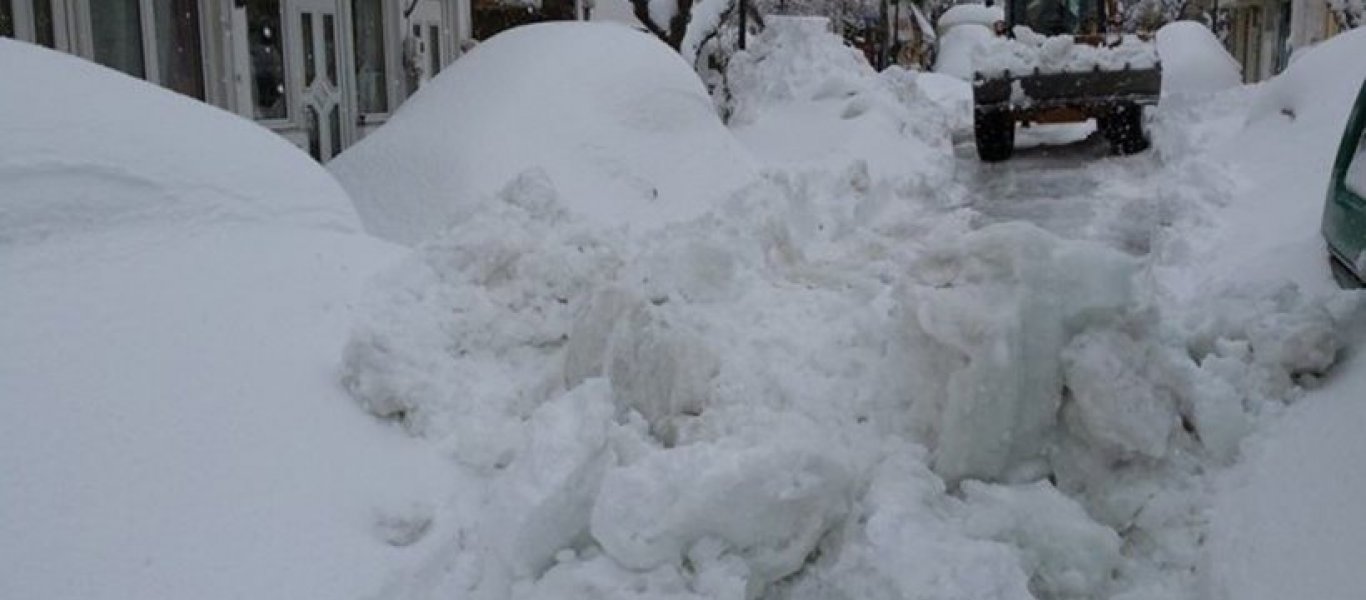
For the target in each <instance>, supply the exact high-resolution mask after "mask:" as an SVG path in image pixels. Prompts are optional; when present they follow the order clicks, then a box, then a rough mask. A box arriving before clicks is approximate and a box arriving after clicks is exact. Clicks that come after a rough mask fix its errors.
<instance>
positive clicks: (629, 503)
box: [592, 444, 852, 597]
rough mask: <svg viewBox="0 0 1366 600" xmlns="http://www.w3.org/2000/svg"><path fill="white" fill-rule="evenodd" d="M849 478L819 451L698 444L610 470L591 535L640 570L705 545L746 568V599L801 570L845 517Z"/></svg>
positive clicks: (624, 562) (677, 561) (679, 558)
mask: <svg viewBox="0 0 1366 600" xmlns="http://www.w3.org/2000/svg"><path fill="white" fill-rule="evenodd" d="M851 476H852V474H851V473H848V472H846V470H845V469H844V467H842V466H840V465H839V464H838V463H835V462H833V461H831V460H830V459H829V458H826V457H824V456H822V454H821V453H820V451H819V450H818V449H805V448H799V447H793V446H792V445H791V444H787V445H769V446H761V447H749V448H733V447H725V446H723V445H721V444H696V445H690V446H683V447H678V448H673V449H669V450H663V451H658V452H654V453H652V454H649V455H647V456H645V457H643V458H642V459H641V460H639V461H638V462H636V463H634V464H630V465H625V466H621V467H617V468H614V469H611V470H610V471H608V473H607V475H606V477H605V478H604V480H603V483H602V489H601V492H600V494H599V496H598V502H597V504H596V505H595V506H594V507H593V517H592V533H593V538H594V539H596V540H597V542H598V543H599V544H600V545H601V546H602V548H603V550H604V551H605V552H606V553H607V554H608V555H610V556H611V557H612V558H613V559H615V560H616V561H617V562H618V563H620V564H622V565H624V566H626V567H629V568H631V569H634V570H639V571H644V570H650V569H654V568H657V567H660V566H663V565H669V564H680V563H681V562H682V561H683V559H684V557H685V556H687V555H689V553H691V552H693V551H694V549H696V548H698V545H699V544H700V545H702V549H705V548H706V547H707V546H710V547H711V550H710V551H709V552H707V553H708V554H713V555H717V556H720V555H733V556H737V557H740V558H741V559H743V561H744V564H745V565H746V566H747V568H748V569H749V585H748V589H749V590H750V597H753V595H754V593H755V592H757V591H759V590H762V589H763V588H764V586H766V585H768V584H769V583H772V582H774V581H776V580H778V579H780V578H782V577H784V576H786V575H789V574H791V573H793V572H795V571H796V570H797V569H799V568H800V567H801V566H802V565H803V564H804V563H805V561H806V560H807V557H808V555H809V554H810V553H811V551H812V550H814V549H815V547H816V544H817V543H818V542H819V541H820V539H821V537H822V536H823V535H824V534H825V532H826V531H828V530H829V529H830V528H831V527H833V526H834V524H835V523H837V522H838V521H839V520H840V519H841V518H842V517H843V516H844V515H845V514H846V512H847V511H848V504H849V500H848V497H847V494H848V489H849V487H848V486H849V484H850V482H851Z"/></svg>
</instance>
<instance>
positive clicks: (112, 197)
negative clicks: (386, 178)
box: [0, 39, 358, 244]
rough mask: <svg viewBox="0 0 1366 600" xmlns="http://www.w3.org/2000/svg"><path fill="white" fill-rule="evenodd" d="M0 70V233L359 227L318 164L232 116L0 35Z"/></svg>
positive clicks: (4, 236) (26, 238)
mask: <svg viewBox="0 0 1366 600" xmlns="http://www.w3.org/2000/svg"><path fill="white" fill-rule="evenodd" d="M0 69H3V70H4V72H5V73H7V74H8V75H7V81H8V83H7V84H6V85H5V88H4V90H3V91H0V130H2V131H4V132H5V133H4V135H3V136H0V244H8V243H15V242H33V241H40V240H42V239H45V238H47V237H54V236H55V237H61V236H67V235H80V234H82V233H88V232H97V231H106V230H114V229H118V228H121V227H126V226H130V225H135V224H161V225H164V224H168V223H172V222H174V223H179V224H181V225H182V226H184V227H200V226H207V225H211V224H214V223H220V222H225V221H257V222H262V221H270V222H278V223H293V224H297V225H305V226H310V227H320V228H327V229H334V230H355V229H357V228H358V223H357V221H356V215H355V212H354V210H353V209H352V208H351V206H349V202H348V201H347V198H346V195H345V193H344V192H342V190H341V188H340V187H339V186H338V185H337V183H336V181H334V180H333V179H332V178H331V177H330V176H328V174H327V172H326V171H323V170H322V169H320V168H318V166H317V164H316V163H313V162H312V160H311V159H310V158H309V157H308V156H307V155H305V154H303V153H302V152H299V150H298V149H297V148H294V147H293V146H291V145H289V143H288V142H286V141H285V140H284V139H282V138H280V137H279V136H277V135H274V134H272V133H271V132H269V131H267V130H264V129H262V128H259V127H253V126H250V125H249V124H247V123H244V122H243V121H242V120H241V119H240V118H239V117H237V116H235V115H231V114H228V113H226V112H222V111H220V110H217V109H212V108H207V107H206V106H205V105H204V104H203V103H201V102H197V101H195V100H193V99H190V98H187V97H184V96H181V95H178V94H175V93H171V92H166V91H164V90H159V89H155V90H154V89H151V88H149V87H148V86H147V85H146V84H145V82H142V81H140V80H137V79H133V78H131V77H126V76H123V75H121V74H118V73H117V72H114V71H111V70H109V69H105V68H103V67H100V66H99V65H96V64H94V63H92V62H89V61H86V60H81V59H79V58H76V57H73V56H70V55H67V54H61V53H56V52H52V51H49V50H46V49H44V48H41V47H39V46H36V45H33V44H26V43H22V42H16V41H13V40H9V39H0ZM94 97H101V98H107V99H106V100H104V101H102V102H98V103H96V102H91V103H79V106H80V108H79V109H76V108H74V107H73V99H77V98H94ZM130 115H155V117H154V118H149V120H148V121H146V122H143V123H141V124H140V125H134V124H132V123H130ZM151 122H164V123H176V124H177V125H178V126H177V127H152V126H147V124H148V123H151ZM206 140H213V143H206ZM134 149H135V150H134ZM133 152H135V153H136V154H137V156H136V157H133V156H130V154H131V153H133Z"/></svg>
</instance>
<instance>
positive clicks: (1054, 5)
mask: <svg viewBox="0 0 1366 600" xmlns="http://www.w3.org/2000/svg"><path fill="white" fill-rule="evenodd" d="M1081 4H1082V0H1030V1H1029V4H1028V5H1027V7H1026V9H1025V20H1026V21H1027V22H1026V23H1025V24H1026V25H1028V26H1029V28H1030V29H1033V30H1034V31H1035V32H1037V33H1041V34H1043V35H1062V34H1065V33H1076V31H1077V23H1078V22H1079V21H1078V16H1079V15H1078V13H1079V12H1080V8H1081Z"/></svg>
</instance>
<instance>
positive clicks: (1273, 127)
mask: <svg viewBox="0 0 1366 600" xmlns="http://www.w3.org/2000/svg"><path fill="white" fill-rule="evenodd" d="M1364 53H1366V32H1363V31H1360V30H1353V31H1349V32H1344V33H1342V34H1340V35H1337V36H1334V37H1333V38H1331V39H1329V40H1326V41H1324V42H1323V43H1321V44H1318V45H1316V46H1314V47H1313V48H1310V49H1308V50H1306V51H1305V52H1304V53H1303V54H1302V56H1301V58H1299V59H1297V60H1296V61H1295V62H1294V63H1292V64H1291V65H1290V66H1289V67H1288V68H1287V69H1286V71H1285V72H1284V73H1282V74H1281V75H1279V76H1277V77H1275V78H1273V79H1271V80H1270V81H1267V82H1265V83H1263V84H1261V85H1258V86H1256V87H1255V88H1251V89H1249V90H1247V91H1246V92H1239V91H1236V90H1230V92H1229V93H1228V94H1226V95H1228V96H1230V97H1236V96H1239V95H1240V94H1249V95H1250V96H1251V98H1250V99H1243V100H1240V102H1242V103H1243V104H1241V105H1237V104H1228V103H1225V104H1226V105H1225V106H1223V107H1220V108H1219V110H1221V111H1223V112H1222V113H1220V114H1219V115H1218V118H1225V117H1223V116H1222V115H1234V116H1236V117H1238V118H1239V120H1241V122H1236V121H1235V124H1236V125H1238V126H1239V127H1238V128H1236V129H1234V130H1233V132H1232V133H1231V134H1230V135H1226V136H1225V135H1222V134H1221V136H1219V137H1217V138H1214V140H1213V141H1214V142H1218V145H1217V146H1216V147H1213V148H1211V149H1210V150H1209V151H1208V152H1209V154H1211V155H1212V156H1214V157H1215V158H1217V159H1218V160H1220V161H1222V162H1224V163H1226V164H1228V165H1229V166H1230V168H1229V169H1228V170H1229V175H1230V177H1231V178H1232V183H1233V185H1234V186H1235V187H1233V188H1232V189H1231V193H1230V196H1231V198H1232V199H1231V200H1230V201H1229V202H1227V203H1226V205H1225V206H1223V207H1221V208H1219V209H1218V210H1217V211H1215V212H1214V213H1213V215H1212V218H1215V219H1217V220H1218V222H1219V223H1220V227H1219V229H1218V231H1217V234H1216V235H1213V236H1209V237H1208V238H1207V239H1208V245H1210V246H1212V247H1211V249H1210V252H1209V253H1208V254H1207V258H1206V259H1205V264H1203V265H1201V266H1199V267H1198V268H1196V269H1193V270H1192V271H1191V273H1190V274H1191V275H1192V276H1193V277H1194V278H1195V279H1196V280H1197V281H1200V280H1206V281H1207V280H1211V279H1216V280H1221V279H1223V278H1227V277H1229V276H1230V275H1232V274H1237V277H1238V278H1240V279H1244V280H1246V279H1252V280H1256V281H1279V280H1289V281H1293V282H1295V283H1297V284H1298V285H1299V286H1300V287H1301V288H1302V289H1303V290H1305V291H1306V292H1309V293H1313V294H1322V293H1328V292H1332V291H1335V290H1336V285H1334V284H1333V283H1332V279H1331V278H1330V277H1329V276H1328V274H1329V272H1328V267H1327V262H1326V258H1325V255H1324V250H1323V240H1322V237H1321V234H1320V233H1319V227H1320V220H1321V218H1322V215H1323V198H1324V193H1325V192H1326V190H1327V187H1326V186H1327V184H1328V177H1329V171H1330V170H1331V169H1332V164H1333V160H1334V158H1335V155H1336V152H1337V148H1338V144H1339V142H1340V141H1341V139H1342V132H1343V129H1344V127H1345V124H1346V120H1347V114H1348V111H1349V110H1350V108H1351V105H1352V103H1353V102H1354V101H1355V99H1356V93H1357V92H1358V91H1359V90H1360V86H1361V81H1362V80H1363V79H1366V64H1364V63H1363V62H1362V61H1361V60H1358V58H1359V57H1360V56H1363V55H1364ZM1195 131H1196V132H1200V131H1203V132H1205V133H1206V134H1208V132H1209V131H1210V129H1209V128H1202V129H1199V130H1195ZM1155 139H1159V138H1158V137H1157V136H1155ZM1214 274H1217V275H1214ZM1215 284H1216V285H1219V284H1222V281H1216V282H1215Z"/></svg>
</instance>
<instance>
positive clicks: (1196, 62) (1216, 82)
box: [1157, 21, 1243, 96]
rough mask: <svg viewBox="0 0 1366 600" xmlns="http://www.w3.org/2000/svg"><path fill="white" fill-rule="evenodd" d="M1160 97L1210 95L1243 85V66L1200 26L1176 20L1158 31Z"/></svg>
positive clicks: (1211, 33)
mask: <svg viewBox="0 0 1366 600" xmlns="http://www.w3.org/2000/svg"><path fill="white" fill-rule="evenodd" d="M1157 53H1158V55H1160V56H1161V57H1162V94H1163V95H1164V96H1179V95H1189V94H1212V93H1215V92H1219V91H1223V90H1226V89H1229V88H1231V87H1235V86H1237V85H1238V84H1240V83H1242V81H1243V78H1242V70H1243V68H1242V66H1241V65H1239V64H1238V61H1236V60H1234V59H1233V56H1231V55H1230V54H1229V53H1228V50H1226V49H1224V45H1223V44H1222V43H1220V42H1219V38H1216V37H1214V32H1212V31H1210V30H1209V28H1208V27H1206V26H1205V25H1204V24H1202V23H1198V22H1196V21H1177V22H1174V23H1168V24H1166V25H1163V26H1162V28H1161V29H1158V30H1157Z"/></svg>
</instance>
